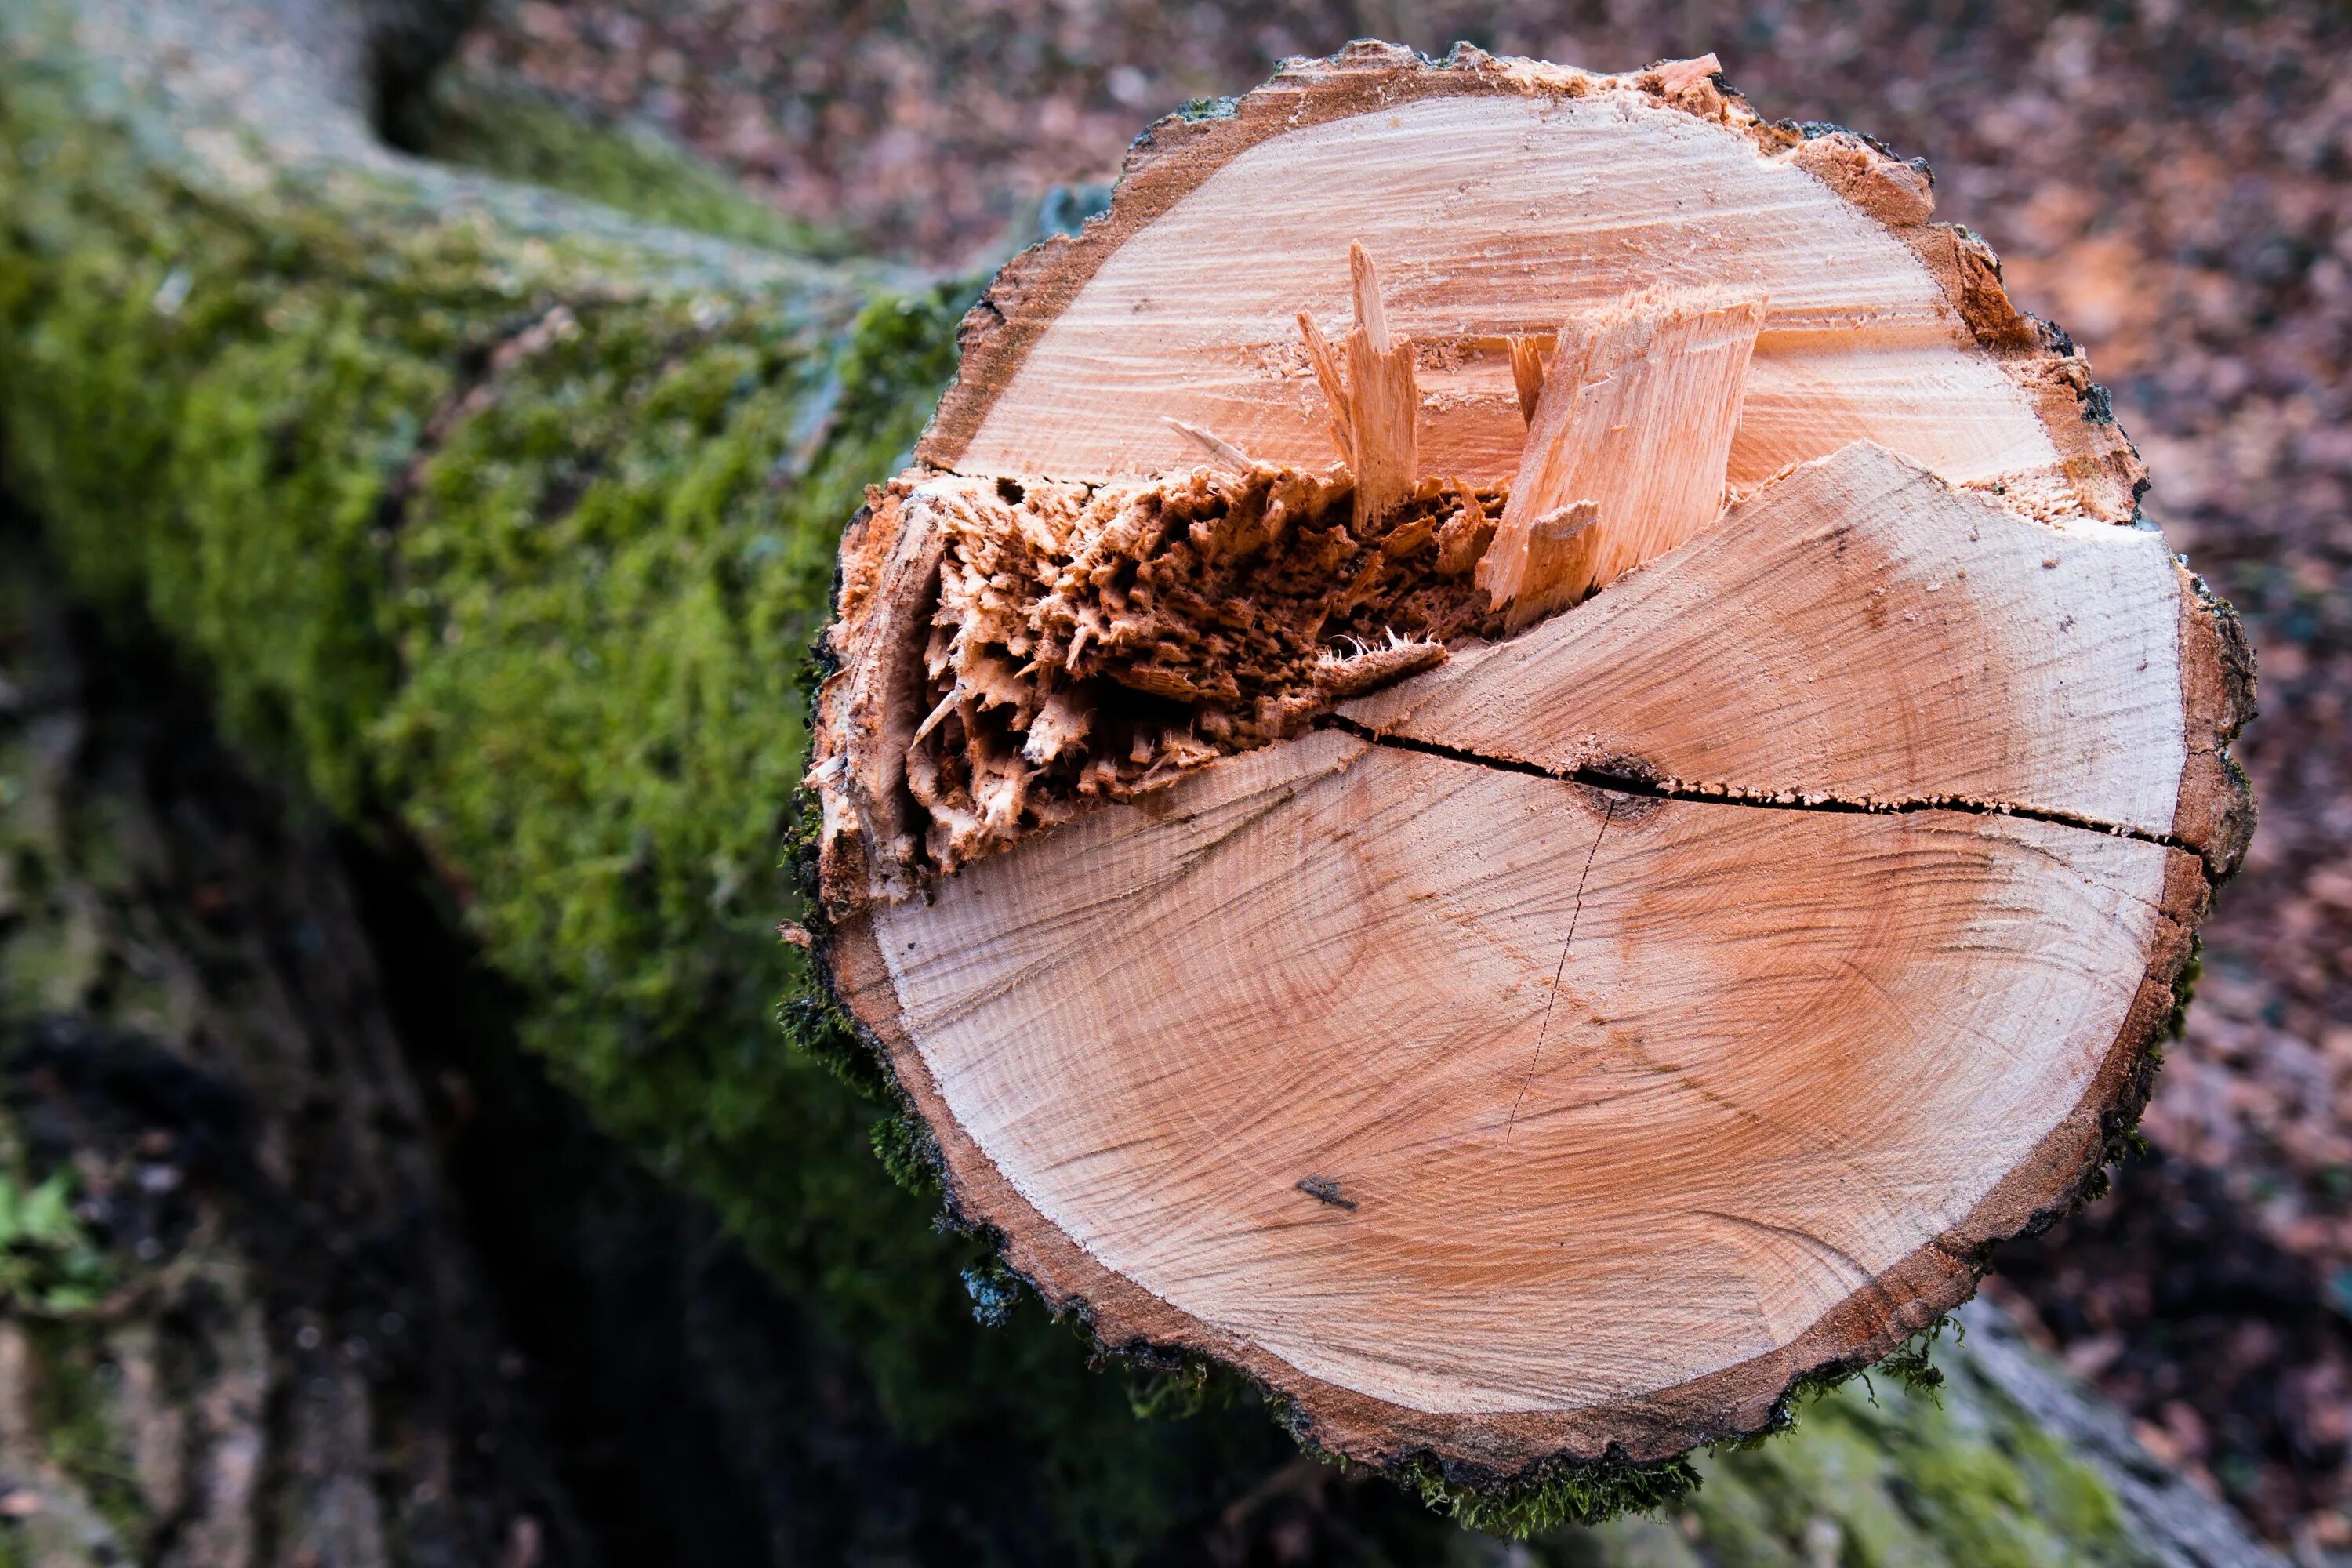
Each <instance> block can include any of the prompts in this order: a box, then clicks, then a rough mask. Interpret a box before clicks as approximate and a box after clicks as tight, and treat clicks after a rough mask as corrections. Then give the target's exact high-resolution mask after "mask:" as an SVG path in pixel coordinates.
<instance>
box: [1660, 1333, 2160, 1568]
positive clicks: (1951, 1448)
mask: <svg viewBox="0 0 2352 1568" xmlns="http://www.w3.org/2000/svg"><path fill="white" fill-rule="evenodd" d="M1699 1468H1700V1470H1701V1472H1702V1474H1703V1475H1704V1476H1705V1478H1706V1486H1705V1487H1704V1488H1703V1489H1700V1490H1699V1491H1698V1492H1697V1493H1696V1494H1695V1495H1694V1496H1693V1498H1692V1499H1691V1500H1690V1503H1689V1507H1688V1512H1689V1514H1690V1516H1691V1518H1692V1519H1694V1520H1695V1521H1696V1526H1697V1529H1698V1532H1699V1533H1700V1535H1701V1536H1702V1537H1703V1538H1704V1539H1705V1541H1706V1543H1707V1549H1708V1552H1710V1554H1711V1555H1712V1556H1713V1558H1714V1560H1715V1561H1717V1563H1722V1564H1724V1565H1725V1568H1748V1565H1751V1564H1752V1565H1755V1568H1767V1565H1769V1568H1781V1565H1783V1564H1789V1563H1802V1562H1810V1561H1818V1560H1821V1557H1822V1552H1823V1551H1824V1546H1823V1543H1824V1542H1827V1543H1828V1544H1827V1550H1828V1551H1829V1552H1830V1553H1831V1554H1832V1556H1833V1557H1834V1560H1835V1561H1837V1562H1839V1563H1842V1564H1848V1565H1851V1568H1882V1565H1895V1564H1922V1565H1933V1568H1979V1565H1986V1568H1991V1565H2002V1568H2020V1565H2025V1564H2033V1565H2037V1568H2038V1565H2050V1568H2056V1565H2059V1564H2068V1565H2075V1564H2082V1565H2097V1564H2124V1563H2137V1562H2139V1561H2141V1558H2140V1557H2139V1555H2138V1554H2137V1552H2136V1550H2135V1549H2134V1547H2133V1546H2132V1544H2131V1542H2130V1538H2129V1536H2128V1533H2127V1532H2126V1529H2125V1525H2124V1521H2123V1517H2122V1514H2121V1511H2120V1510H2119V1508H2118V1506H2117V1504H2116V1500H2115V1496H2114V1494H2113V1493H2112V1492H2111V1491H2110V1490H2109V1489H2108V1488H2107V1486H2106V1485H2105V1482H2103V1481H2102V1480H2101V1479H2099V1477H2098V1475H2097V1474H2096V1472H2095V1471H2094V1470H2092V1469H2091V1468H2089V1467H2088V1466H2087V1465H2085V1464H2084V1463H2083V1462H2082V1461H2080V1460H2078V1459H2076V1458H2074V1457H2073V1456H2071V1455H2070V1454H2068V1453H2066V1452H2065V1451H2064V1449H2063V1448H2062V1447H2060V1446H2059V1445H2058V1444H2057V1443H2056V1442H2055V1441H2053V1439H2052V1438H2051V1437H2050V1436H2048V1435H2047V1434H2046V1433H2044V1432H2043V1431H2042V1429H2041V1428H2040V1427H2038V1426H2035V1425H2034V1424H2033V1423H2032V1421H2031V1420H2030V1419H2029V1418H2027V1417H2026V1416H2025V1415H2023V1414H2022V1413H2021V1412H2020V1411H2019V1410H2017V1409H2016V1408H2015V1407H2013V1406H2011V1405H2010V1404H2009V1403H2008V1401H2007V1400H2006V1399H2005V1398H2004V1397H2003V1396H2002V1395H2001V1394H1999V1393H1998V1392H1997V1391H1995V1390H1993V1389H1992V1388H1990V1386H1989V1385H1986V1384H1982V1383H1981V1382H1979V1381H1978V1380H1977V1379H1976V1378H1974V1377H1973V1376H1972V1375H1969V1374H1968V1373H1962V1374H1960V1375H1959V1376H1958V1377H1956V1378H1955V1379H1954V1380H1953V1381H1952V1382H1951V1383H1948V1384H1945V1385H1944V1386H1943V1389H1942V1391H1941V1393H1940V1396H1939V1397H1938V1398H1935V1399H1931V1398H1929V1397H1927V1395H1926V1394H1922V1393H1920V1392H1917V1391H1915V1390H1913V1389H1911V1388H1908V1387H1906V1386H1905V1385H1904V1384H1900V1383H1898V1382H1895V1381H1885V1382H1879V1383H1875V1384H1862V1383H1860V1382H1858V1381H1857V1382H1851V1383H1848V1384H1845V1385H1844V1386H1843V1387H1842V1388H1840V1389H1838V1390H1836V1391H1834V1392H1829V1393H1821V1394H1814V1395H1812V1396H1811V1397H1809V1398H1807V1399H1805V1400H1804V1401H1803V1402H1801V1404H1800V1405H1799V1406H1798V1408H1797V1410H1796V1412H1795V1429H1794V1430H1793V1431H1792V1432H1791V1433H1790V1434H1789V1435H1787V1436H1782V1437H1779V1438H1776V1439H1775V1440H1773V1441H1772V1442H1769V1443H1764V1444H1758V1445H1753V1446H1748V1447H1739V1448H1736V1449H1722V1450H1718V1451H1717V1452H1716V1453H1714V1454H1712V1455H1710V1456H1708V1457H1706V1458H1704V1459H1702V1460H1701V1461H1700V1462H1699Z"/></svg>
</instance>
